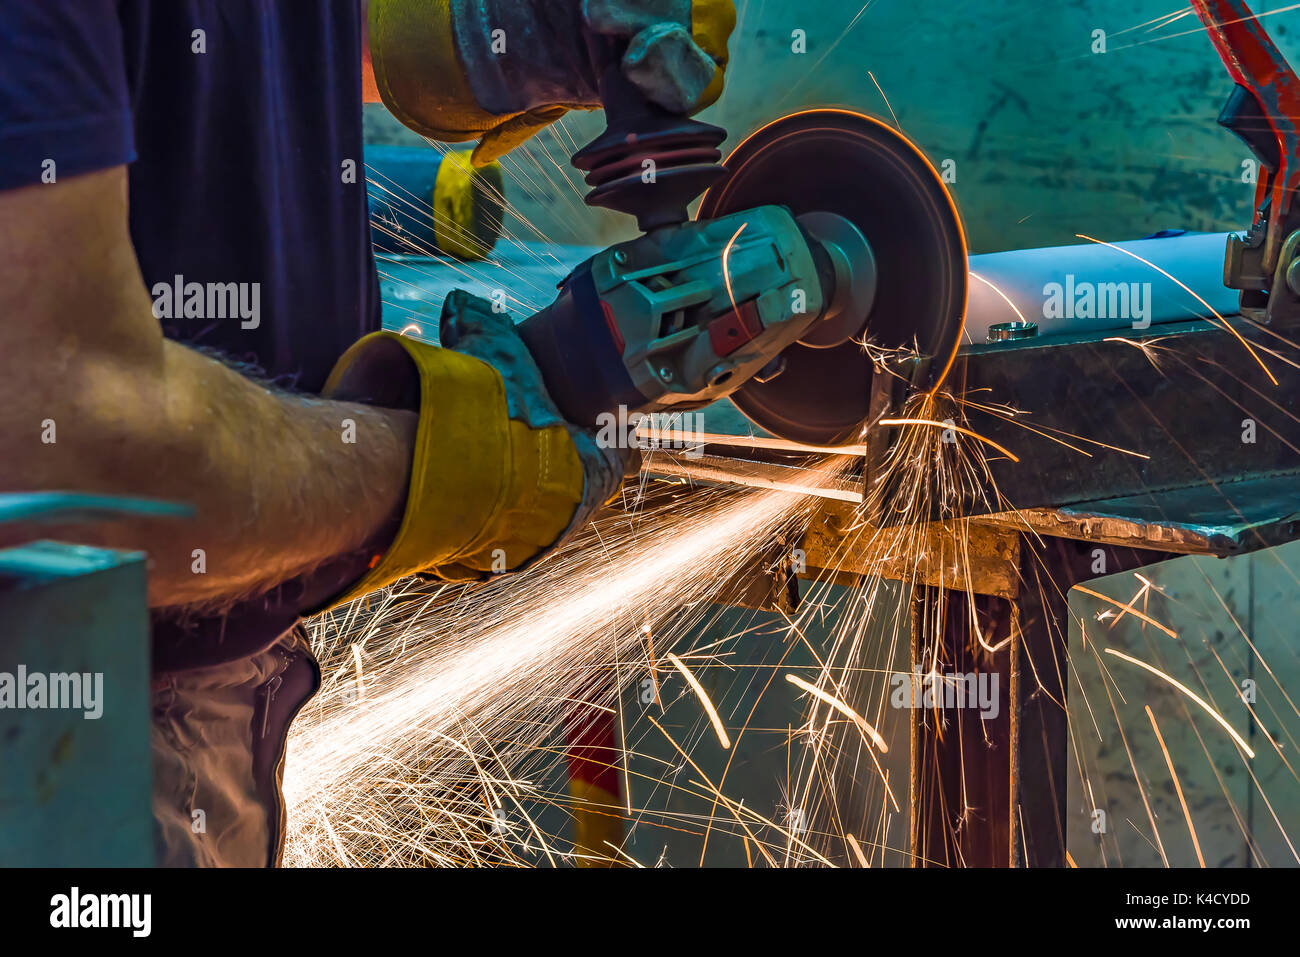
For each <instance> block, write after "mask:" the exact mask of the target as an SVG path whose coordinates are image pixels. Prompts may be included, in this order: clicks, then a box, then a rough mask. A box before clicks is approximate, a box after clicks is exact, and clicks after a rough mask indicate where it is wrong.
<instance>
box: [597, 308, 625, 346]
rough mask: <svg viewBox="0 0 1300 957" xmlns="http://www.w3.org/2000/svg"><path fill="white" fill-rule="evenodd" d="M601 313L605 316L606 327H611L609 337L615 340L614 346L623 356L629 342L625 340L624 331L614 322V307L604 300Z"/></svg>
mask: <svg viewBox="0 0 1300 957" xmlns="http://www.w3.org/2000/svg"><path fill="white" fill-rule="evenodd" d="M600 311H601V312H602V313H604V315H605V325H607V326H608V327H609V337H610V338H611V339H613V340H614V345H615V346H616V347H617V348H618V354H619V355H622V354H623V350H624V349H626V348H627V342H626V341H624V339H623V331H622V330H621V329H619V327H618V323H617V322H616V321H615V320H614V307H613V306H611V305H610V304H609V303H607V302H606V301H605V300H604V299H602V300H601V301H600Z"/></svg>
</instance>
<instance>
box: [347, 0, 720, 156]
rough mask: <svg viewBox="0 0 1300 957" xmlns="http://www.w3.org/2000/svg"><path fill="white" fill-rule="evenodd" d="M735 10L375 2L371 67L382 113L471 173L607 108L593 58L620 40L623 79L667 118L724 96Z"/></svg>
mask: <svg viewBox="0 0 1300 957" xmlns="http://www.w3.org/2000/svg"><path fill="white" fill-rule="evenodd" d="M735 25H736V9H735V6H734V4H733V2H732V0H370V57H371V61H372V63H373V64H374V71H375V82H376V83H377V85H378V87H379V93H380V96H381V97H382V98H383V101H384V104H385V105H386V106H387V107H388V109H389V110H390V111H391V112H392V113H393V115H394V116H396V117H397V118H398V119H399V120H401V121H402V123H404V124H405V125H406V126H408V127H410V128H411V129H413V130H415V131H416V132H417V133H421V134H423V135H424V136H428V137H430V138H432V139H436V140H443V141H446V142H463V141H466V140H473V139H477V140H479V141H480V142H479V146H478V148H477V149H476V150H475V151H474V162H475V163H478V164H485V163H488V162H491V161H492V160H494V159H496V158H497V157H499V156H501V155H503V154H505V153H507V152H509V151H510V150H511V149H513V148H514V147H516V146H518V145H519V144H520V143H522V142H523V141H524V140H526V139H528V137H530V136H532V135H533V134H534V133H536V132H537V131H538V130H540V129H542V128H543V127H545V126H547V125H548V124H550V123H553V122H555V121H556V120H557V119H559V118H560V117H561V116H563V115H564V114H565V113H566V112H567V111H568V110H570V109H583V110H592V109H598V108H599V107H600V106H601V105H602V104H601V101H600V93H599V90H598V79H599V76H600V73H601V71H602V69H603V64H601V63H596V62H593V51H605V50H607V49H609V46H610V44H611V43H620V44H621V43H622V42H623V41H626V43H627V49H626V52H625V53H624V54H623V56H622V61H621V64H620V65H621V68H622V71H623V74H624V75H625V76H626V77H627V78H628V79H629V80H630V81H631V82H632V83H633V84H635V85H636V87H637V88H638V89H640V90H641V92H642V93H643V94H644V95H645V96H646V97H647V99H649V100H651V101H652V102H654V103H657V104H658V105H659V106H661V107H663V108H664V109H665V110H668V111H669V112H670V113H678V114H682V115H689V114H693V113H696V112H698V111H699V110H702V109H704V108H705V107H706V106H708V105H709V104H711V103H713V102H714V101H715V100H717V98H718V96H719V95H720V94H721V93H722V87H723V82H724V75H725V72H726V67H727V41H728V39H729V38H730V36H731V31H732V30H733V29H735Z"/></svg>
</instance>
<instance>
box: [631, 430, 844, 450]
mask: <svg viewBox="0 0 1300 957" xmlns="http://www.w3.org/2000/svg"><path fill="white" fill-rule="evenodd" d="M636 437H637V438H638V439H641V440H643V441H645V442H648V443H650V448H652V449H656V450H658V449H659V448H660V446H659V445H658V444H657V443H661V442H671V443H674V444H675V445H677V446H680V447H681V448H687V447H690V446H706V445H725V446H729V447H731V448H738V449H770V450H772V451H777V452H808V453H815V454H821V455H855V456H857V455H866V454H867V447H866V446H865V445H844V446H828V445H804V444H803V443H801V442H790V441H788V440H786V439H777V438H771V437H769V436H763V435H727V434H725V433H722V432H692V431H689V430H686V429H658V428H655V427H654V426H645V425H641V426H637V430H636Z"/></svg>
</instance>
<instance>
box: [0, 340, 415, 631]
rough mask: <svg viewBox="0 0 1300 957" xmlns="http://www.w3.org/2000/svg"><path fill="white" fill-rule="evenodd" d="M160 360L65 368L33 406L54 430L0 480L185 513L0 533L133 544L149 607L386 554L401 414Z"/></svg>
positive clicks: (406, 450) (400, 474) (405, 448)
mask: <svg viewBox="0 0 1300 957" xmlns="http://www.w3.org/2000/svg"><path fill="white" fill-rule="evenodd" d="M159 350H160V355H158V356H157V357H156V360H155V361H154V362H150V363H142V364H141V365H140V366H138V367H135V368H132V367H129V366H123V365H122V364H121V363H119V362H116V361H112V360H106V361H103V362H94V361H91V362H85V363H76V365H77V367H78V376H79V378H78V380H74V381H73V382H68V383H66V386H67V388H66V393H65V395H64V396H63V397H62V399H61V400H59V399H56V397H53V396H51V397H49V400H47V401H50V402H51V404H52V405H54V406H55V407H56V408H58V409H59V411H58V412H57V413H52V414H51V415H50V416H48V417H49V418H50V419H51V421H52V423H53V425H54V428H55V429H56V431H55V432H54V433H52V434H49V433H47V434H46V435H44V436H40V435H38V434H37V430H35V429H32V430H31V431H29V432H28V433H27V436H26V437H25V438H26V441H25V442H23V443H22V444H23V445H24V446H25V448H24V454H23V455H22V456H21V457H20V458H19V459H18V461H17V462H16V463H15V465H19V464H20V466H21V467H20V468H18V469H16V470H15V469H14V468H4V469H0V471H4V472H8V473H10V474H7V475H4V476H3V479H4V481H3V485H4V486H5V487H7V488H9V489H15V490H16V489H20V488H26V489H55V488H57V489H72V490H77V491H87V492H97V493H113V494H127V495H136V496H150V497H157V498H161V499H170V500H174V501H182V502H189V503H191V504H193V505H194V507H195V508H196V509H197V515H196V517H195V518H194V519H189V520H186V519H181V520H177V519H168V520H160V519H151V520H131V521H120V522H111V523H87V524H81V525H76V526H57V527H44V528H36V527H25V528H10V529H3V530H0V536H3V539H5V540H7V541H8V542H9V543H12V542H14V541H18V540H23V539H25V538H31V537H33V536H35V535H40V536H42V537H58V538H60V539H65V540H69V541H76V542H83V543H87V544H97V545H104V546H111V547H116V548H135V549H141V550H144V551H146V552H148V554H149V557H150V559H151V569H150V603H151V604H152V605H155V606H159V605H194V604H207V603H220V602H222V601H225V600H228V599H230V598H233V597H238V596H242V595H249V594H254V593H256V592H259V591H262V590H264V589H266V588H268V587H270V586H273V585H275V584H278V583H280V582H282V581H286V580H288V579H290V578H294V577H297V576H299V575H301V574H303V573H304V572H307V571H310V570H311V569H312V568H314V567H315V566H317V565H319V564H320V563H322V562H324V561H326V560H328V559H331V558H334V557H336V556H339V555H342V554H347V553H350V552H354V551H357V550H359V549H362V548H363V547H366V546H369V547H376V548H382V547H383V545H384V544H386V543H385V542H383V541H382V537H383V536H384V534H385V532H386V531H388V530H390V529H391V526H392V523H393V521H394V520H395V519H397V518H399V517H400V515H401V511H402V508H403V503H404V501H405V493H406V484H407V480H408V476H409V468H410V460H411V449H412V443H413V441H414V434H415V424H416V423H415V416H414V414H412V413H407V412H397V411H389V410H384V409H377V408H371V407H367V406H363V405H353V404H348V403H339V402H330V401H326V400H322V399H319V398H315V397H309V396H297V395H287V394H284V393H279V392H275V391H272V390H270V389H268V388H265V387H263V386H261V385H259V384H257V383H255V382H253V381H251V380H249V379H247V378H245V377H243V376H241V375H239V374H238V373H236V372H234V371H233V370H231V369H229V368H227V367H225V366H224V365H222V364H221V363H220V362H218V361H216V360H214V359H211V358H209V357H207V356H204V355H202V354H200V353H197V352H195V351H193V350H190V349H188V348H186V347H184V346H182V345H178V344H176V343H173V342H167V341H161V340H160V345H159ZM42 438H45V439H49V438H53V439H54V441H42ZM15 472H16V474H15Z"/></svg>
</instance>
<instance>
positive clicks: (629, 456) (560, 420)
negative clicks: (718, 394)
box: [438, 289, 641, 537]
mask: <svg viewBox="0 0 1300 957" xmlns="http://www.w3.org/2000/svg"><path fill="white" fill-rule="evenodd" d="M438 338H439V340H440V341H441V342H442V344H443V346H444V347H445V348H447V349H455V350H456V351H457V352H461V353H464V354H465V355H468V356H474V357H475V358H476V359H482V360H483V361H484V362H486V363H487V364H488V365H490V366H492V368H494V369H496V370H497V372H498V373H500V374H501V379H502V381H503V382H504V383H505V387H506V403H507V406H508V408H509V412H510V418H511V419H513V420H516V421H520V422H525V423H527V424H528V427H529V428H530V429H533V430H543V429H548V428H554V427H556V426H562V427H563V428H564V429H565V430H566V431H567V432H568V433H569V438H570V439H571V440H572V442H573V447H574V449H575V451H576V452H577V453H578V458H579V460H580V461H581V462H582V472H583V477H584V480H585V481H584V486H583V496H582V503H581V505H579V507H578V509H577V511H576V512H575V513H574V517H573V520H572V521H571V522H570V523H569V529H568V531H569V532H573V531H577V530H578V529H580V528H582V527H583V526H585V525H586V523H587V519H589V518H590V517H591V515H592V514H593V513H594V512H595V511H596V510H597V509H598V508H600V507H601V506H602V505H607V504H609V502H610V501H611V500H612V499H613V498H614V496H615V495H617V494H618V491H619V488H620V487H621V486H622V484H623V477H624V475H625V474H629V472H630V471H631V470H632V469H633V468H634V466H635V464H636V463H639V461H640V454H641V453H640V450H639V449H636V448H634V447H607V446H605V445H603V444H600V443H598V442H597V441H596V437H595V434H594V433H593V432H591V431H590V430H588V429H583V428H579V427H578V426H576V425H574V424H572V423H571V422H566V421H565V419H564V416H563V415H562V414H561V413H560V410H559V409H557V408H556V407H555V403H554V402H553V401H551V397H550V395H549V394H548V393H547V391H546V386H545V384H544V383H543V381H542V371H541V370H540V369H539V368H538V367H537V363H536V362H535V361H533V357H532V355H531V354H530V353H529V351H528V347H527V346H526V345H524V340H523V339H522V338H521V337H520V335H519V332H518V330H516V328H515V324H514V321H513V320H512V319H511V318H510V316H509V315H507V314H506V313H504V312H497V311H496V309H495V308H494V307H493V305H492V303H490V302H488V301H487V300H486V299H480V298H478V297H477V296H471V295H470V294H469V293H467V292H462V291H461V290H459V289H458V290H454V291H453V292H452V293H451V294H450V295H448V296H447V299H446V301H445V302H444V303H443V306H442V320H441V323H440V324H439V328H438ZM565 537H567V533H566V536H565Z"/></svg>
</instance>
